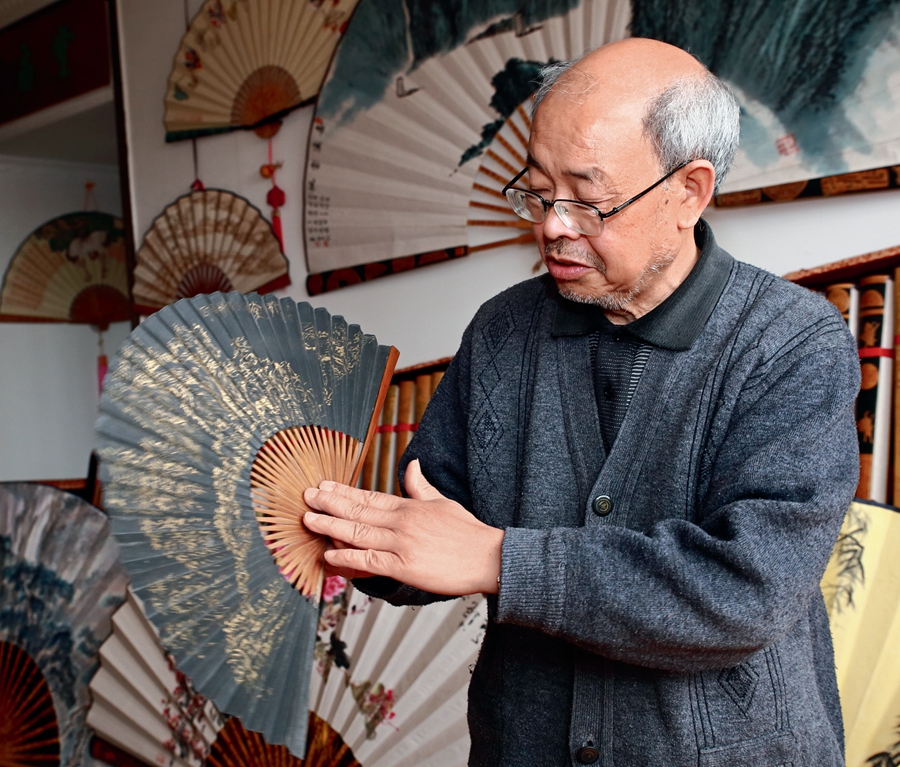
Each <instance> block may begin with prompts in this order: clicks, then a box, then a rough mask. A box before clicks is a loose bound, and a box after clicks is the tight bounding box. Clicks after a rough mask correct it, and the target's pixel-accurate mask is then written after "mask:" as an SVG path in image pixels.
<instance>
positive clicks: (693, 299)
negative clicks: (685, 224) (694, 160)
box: [551, 219, 734, 351]
mask: <svg viewBox="0 0 900 767" xmlns="http://www.w3.org/2000/svg"><path fill="white" fill-rule="evenodd" d="M694 240H695V242H696V243H697V247H698V248H699V249H700V256H699V257H698V259H697V263H696V264H695V265H694V268H693V269H692V270H691V272H690V274H688V276H687V277H686V278H685V280H684V282H682V283H681V284H680V285H679V286H678V287H677V288H676V289H675V291H674V292H673V293H672V295H670V296H669V297H668V298H667V299H666V300H665V301H663V302H662V303H661V304H660V305H659V306H657V307H655V308H654V309H653V310H651V311H650V312H648V313H647V314H645V315H644V316H643V317H639V318H638V319H636V320H634V321H633V322H630V323H628V324H627V325H619V326H617V327H619V328H621V329H622V330H626V331H627V332H628V333H630V334H631V335H632V336H634V337H635V338H637V339H638V340H640V341H643V342H644V343H648V344H652V345H653V346H659V347H661V348H663V349H672V350H674V351H683V350H685V349H690V347H691V346H692V345H693V343H694V341H696V340H697V336H699V335H700V331H701V330H703V326H704V325H706V322H707V320H708V319H709V316H710V315H711V314H712V311H713V308H714V307H715V305H716V302H717V301H718V300H719V296H721V295H722V291H723V290H724V289H725V284H726V283H727V282H728V277H729V275H730V274H731V270H732V267H733V266H734V259H733V258H732V257H731V256H730V255H728V253H726V252H725V251H724V250H722V249H721V248H720V247H719V246H718V245H716V240H715V237H714V236H713V233H712V229H711V228H710V226H709V224H707V223H706V222H705V221H703V220H702V219H701V220H700V221H698V222H697V226H696V227H694ZM551 283H552V281H551ZM553 292H554V294H555V296H556V304H557V309H556V318H555V320H554V323H553V335H554V336H579V335H586V334H588V333H593V332H595V331H597V330H600V329H602V328H608V327H610V326H612V323H611V322H610V321H609V320H608V319H606V316H605V315H604V314H603V310H602V309H601V308H600V307H598V306H589V305H587V304H578V303H575V302H574V301H569V300H567V299H565V298H562V297H561V296H560V295H559V294H558V293H556V290H555V285H554V290H553Z"/></svg>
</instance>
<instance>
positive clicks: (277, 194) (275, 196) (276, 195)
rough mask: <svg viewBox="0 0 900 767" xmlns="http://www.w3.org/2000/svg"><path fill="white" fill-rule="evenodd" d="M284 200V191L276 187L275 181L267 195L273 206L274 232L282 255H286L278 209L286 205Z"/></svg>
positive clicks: (268, 201) (267, 199) (267, 200)
mask: <svg viewBox="0 0 900 767" xmlns="http://www.w3.org/2000/svg"><path fill="white" fill-rule="evenodd" d="M284 200H285V197H284V191H283V190H282V189H281V187H279V186H276V184H275V181H274V179H273V181H272V188H271V189H270V190H269V193H268V194H267V195H266V202H267V203H269V205H271V206H272V231H273V232H275V236H276V237H277V238H278V244H279V245H280V246H281V252H282V253H284V238H283V236H282V234H281V213H279V212H278V209H279V208H280V207H281V206H282V205H284Z"/></svg>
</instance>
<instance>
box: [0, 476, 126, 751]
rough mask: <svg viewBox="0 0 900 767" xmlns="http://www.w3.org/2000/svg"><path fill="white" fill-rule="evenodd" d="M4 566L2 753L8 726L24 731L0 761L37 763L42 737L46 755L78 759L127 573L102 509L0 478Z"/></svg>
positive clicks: (0, 606) (10, 738) (0, 592)
mask: <svg viewBox="0 0 900 767" xmlns="http://www.w3.org/2000/svg"><path fill="white" fill-rule="evenodd" d="M0 572H2V578H0V667H2V671H0V675H2V679H0V687H5V688H6V690H7V691H6V692H3V693H2V694H0V709H2V708H3V707H4V706H9V707H10V709H11V710H12V715H10V716H7V714H4V715H3V716H2V717H0V729H4V728H9V729H6V733H5V734H4V735H3V737H2V738H0V755H2V754H3V753H4V749H7V754H9V753H10V749H12V750H15V749H16V747H17V746H16V744H15V740H14V738H15V737H17V736H14V735H13V734H11V732H10V731H11V729H12V728H14V727H15V728H17V733H18V736H20V738H21V739H20V740H19V743H18V747H19V748H20V749H21V750H20V752H19V757H20V759H21V761H15V760H10V761H2V763H3V764H22V763H28V764H39V763H41V762H40V761H39V760H38V751H39V750H40V749H41V748H42V746H41V744H42V743H43V744H44V747H45V748H46V750H45V751H44V752H43V753H45V754H46V753H47V752H49V751H51V750H52V751H53V752H54V753H55V754H56V761H55V762H53V761H47V762H46V763H47V764H52V763H55V764H61V765H79V764H82V763H83V760H84V757H85V755H86V747H87V741H88V737H89V734H90V733H89V730H88V729H87V727H86V726H85V714H86V712H87V708H88V705H89V703H90V694H89V692H88V682H89V681H90V678H91V677H92V676H93V674H94V672H95V670H96V669H97V664H98V654H97V652H98V648H99V647H100V644H101V642H102V641H103V640H104V639H105V638H106V637H107V635H108V634H109V632H110V616H111V615H112V613H113V611H114V610H115V608H116V607H117V606H118V605H119V604H121V603H122V601H123V600H124V598H125V588H126V583H127V575H126V573H125V569H124V568H123V567H122V565H121V563H120V562H119V548H118V546H117V545H116V542H115V540H113V538H112V536H111V535H110V532H109V525H108V523H107V520H106V516H105V515H104V514H103V513H102V512H100V511H99V510H98V509H96V508H94V507H93V506H91V505H89V504H87V503H85V502H84V501H82V500H81V499H79V498H77V497H76V496H74V495H71V494H69V493H64V492H62V491H61V490H57V489H55V488H51V487H45V486H42V485H31V484H25V483H10V484H0ZM23 685H26V686H27V697H28V702H29V705H22V706H18V705H16V704H15V703H14V702H13V701H15V700H16V697H17V696H20V695H21V694H22V689H23ZM47 693H49V698H48V695H47ZM19 700H22V698H21V697H19ZM54 732H56V733H57V735H56V738H57V739H56V741H55V744H54V743H53V738H54V735H53V733H54ZM40 734H43V735H44V736H46V741H45V739H44V738H43V737H41V735H40ZM26 753H30V754H31V756H30V757H29V758H28V759H25V758H24V755H25V754H26Z"/></svg>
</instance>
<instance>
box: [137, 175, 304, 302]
mask: <svg viewBox="0 0 900 767" xmlns="http://www.w3.org/2000/svg"><path fill="white" fill-rule="evenodd" d="M289 284H290V277H289V276H288V262H287V258H285V256H284V253H282V251H281V244H280V242H279V240H278V238H277V237H276V235H275V233H274V232H273V230H272V225H271V224H270V223H269V222H268V221H266V219H265V218H263V215H262V213H260V211H259V209H258V208H256V207H255V206H254V205H252V204H251V203H250V202H249V201H248V200H246V199H245V198H243V197H241V196H239V195H236V194H234V193H232V192H228V191H225V190H223V189H201V190H196V191H193V192H190V193H189V194H185V195H183V196H181V197H179V198H178V199H177V200H175V202H173V203H172V204H171V205H169V206H167V207H166V209H165V210H164V211H163V212H162V213H160V215H159V216H157V217H156V219H155V220H154V221H153V223H152V224H151V225H150V228H149V229H148V230H147V233H146V234H145V235H144V241H143V243H142V244H141V247H140V248H139V249H138V252H137V256H136V264H135V268H134V286H133V289H132V292H133V295H134V303H135V309H136V310H137V311H138V312H139V313H140V314H152V313H153V312H155V311H157V310H158V309H161V308H162V307H163V306H167V305H168V304H171V303H174V302H175V301H178V300H179V299H182V298H190V297H192V296H196V295H199V294H204V293H215V292H216V291H222V292H226V293H227V292H229V291H232V290H238V291H240V292H242V293H249V292H251V291H256V292H259V293H266V292H269V291H272V290H276V289H278V288H282V287H285V286H286V285H289Z"/></svg>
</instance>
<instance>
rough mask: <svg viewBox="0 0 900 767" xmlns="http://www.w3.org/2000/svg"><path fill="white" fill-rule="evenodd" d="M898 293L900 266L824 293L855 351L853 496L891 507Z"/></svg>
mask: <svg viewBox="0 0 900 767" xmlns="http://www.w3.org/2000/svg"><path fill="white" fill-rule="evenodd" d="M898 289H900V268H897V269H895V270H894V271H893V272H892V273H890V274H870V275H867V276H865V277H861V278H859V279H858V280H856V281H855V282H839V283H834V284H832V285H829V286H828V287H827V288H826V289H825V297H826V298H827V299H828V300H829V301H831V303H833V304H834V305H835V306H836V307H837V308H838V309H839V310H840V312H841V314H842V315H843V317H844V319H845V320H846V321H847V325H848V326H849V328H850V331H851V333H853V337H854V338H855V339H856V344H857V346H858V348H859V364H860V373H861V385H860V391H859V394H858V396H857V399H856V431H857V437H858V439H859V453H860V456H859V460H860V476H859V486H858V487H857V489H856V496H857V497H858V498H864V499H868V500H872V501H877V502H878V503H890V504H892V505H894V506H900V460H898V458H900V406H898V405H900V370H897V367H896V366H895V364H894V349H895V348H896V346H897V341H898V338H900V316H898V313H897V311H896V309H895V307H896V305H897V303H898V296H897V293H896V291H897V290H898Z"/></svg>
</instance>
